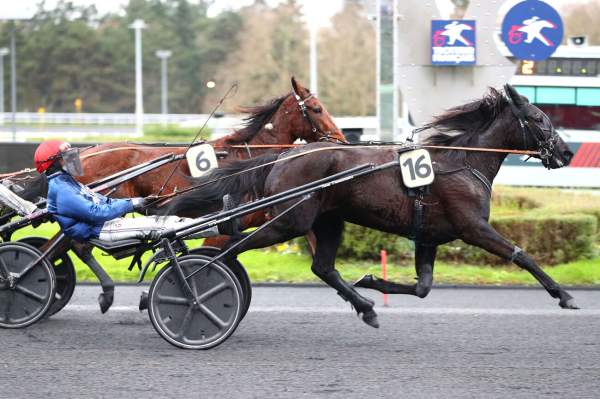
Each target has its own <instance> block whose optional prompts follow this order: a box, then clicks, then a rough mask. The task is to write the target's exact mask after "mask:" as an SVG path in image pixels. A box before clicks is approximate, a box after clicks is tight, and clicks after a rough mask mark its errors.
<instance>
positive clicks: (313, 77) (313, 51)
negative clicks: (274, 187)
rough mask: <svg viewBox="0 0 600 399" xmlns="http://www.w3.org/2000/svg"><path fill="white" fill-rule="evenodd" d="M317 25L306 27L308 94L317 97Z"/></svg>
mask: <svg viewBox="0 0 600 399" xmlns="http://www.w3.org/2000/svg"><path fill="white" fill-rule="evenodd" d="M317 29H318V27H317V25H316V24H315V23H312V24H310V25H309V27H308V31H309V34H310V92H311V93H313V94H314V95H317V88H318V84H317V82H318V75H317Z"/></svg>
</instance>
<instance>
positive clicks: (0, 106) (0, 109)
mask: <svg viewBox="0 0 600 399" xmlns="http://www.w3.org/2000/svg"><path fill="white" fill-rule="evenodd" d="M8 53H9V51H8V49H7V48H6V47H2V48H0V114H1V115H2V116H1V117H0V125H4V56H5V55H7V54H8Z"/></svg>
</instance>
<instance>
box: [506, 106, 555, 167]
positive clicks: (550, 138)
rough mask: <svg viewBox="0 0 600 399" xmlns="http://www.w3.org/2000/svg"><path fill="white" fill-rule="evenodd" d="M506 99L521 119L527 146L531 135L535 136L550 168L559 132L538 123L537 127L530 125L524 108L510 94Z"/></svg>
mask: <svg viewBox="0 0 600 399" xmlns="http://www.w3.org/2000/svg"><path fill="white" fill-rule="evenodd" d="M506 100H507V101H508V104H509V105H510V109H511V111H512V113H513V115H514V116H515V117H516V118H517V120H518V121H519V125H520V126H521V135H522V137H523V143H524V144H525V148H528V146H529V137H530V136H531V137H533V138H534V139H535V141H536V144H537V147H538V151H539V153H540V159H541V160H542V163H543V164H544V166H546V167H547V168H549V166H550V159H551V158H552V154H553V152H554V147H555V145H556V143H557V142H558V134H557V133H556V131H555V130H554V129H545V128H542V127H539V126H538V125H535V127H536V128H535V129H532V128H531V126H530V125H529V121H528V120H527V116H526V115H525V113H524V112H523V110H522V109H521V108H519V107H517V105H516V104H515V102H514V101H513V99H512V98H511V97H510V96H509V95H506ZM546 118H547V117H546ZM532 131H533V132H532ZM545 133H547V134H545Z"/></svg>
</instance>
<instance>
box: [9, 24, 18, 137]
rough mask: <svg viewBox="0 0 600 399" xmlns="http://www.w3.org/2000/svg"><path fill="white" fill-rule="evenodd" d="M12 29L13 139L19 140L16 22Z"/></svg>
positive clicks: (11, 100) (11, 89) (11, 105)
mask: <svg viewBox="0 0 600 399" xmlns="http://www.w3.org/2000/svg"><path fill="white" fill-rule="evenodd" d="M11 25H12V26H11V30H10V109H11V115H12V116H11V125H12V141H13V142H15V141H17V50H16V45H15V29H16V28H15V22H14V21H12V22H11Z"/></svg>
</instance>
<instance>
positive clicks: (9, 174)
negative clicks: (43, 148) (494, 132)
mask: <svg viewBox="0 0 600 399" xmlns="http://www.w3.org/2000/svg"><path fill="white" fill-rule="evenodd" d="M35 171H36V170H35V169H31V168H25V169H21V170H19V171H17V172H12V173H5V174H3V175H0V179H6V178H9V177H13V176H19V175H24V174H25V173H30V172H35Z"/></svg>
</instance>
